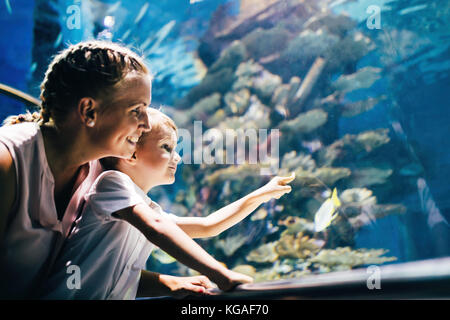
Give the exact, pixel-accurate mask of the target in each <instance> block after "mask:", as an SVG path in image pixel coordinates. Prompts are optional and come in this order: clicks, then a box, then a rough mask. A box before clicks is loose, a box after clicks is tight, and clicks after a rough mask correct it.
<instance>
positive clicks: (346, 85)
mask: <svg viewBox="0 0 450 320" xmlns="http://www.w3.org/2000/svg"><path fill="white" fill-rule="evenodd" d="M381 71H382V69H381V68H375V67H364V68H361V69H360V70H358V71H357V72H355V73H352V74H346V75H342V76H340V77H339V78H337V80H336V81H334V82H333V83H332V86H333V88H334V89H335V90H337V91H339V92H341V93H347V92H351V91H354V90H358V89H365V88H370V87H371V86H372V85H373V84H374V82H375V81H377V80H379V79H380V78H381Z"/></svg>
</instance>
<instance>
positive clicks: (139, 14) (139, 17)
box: [134, 2, 149, 24]
mask: <svg viewBox="0 0 450 320" xmlns="http://www.w3.org/2000/svg"><path fill="white" fill-rule="evenodd" d="M148 6H149V3H148V2H147V3H145V4H144V5H143V6H142V7H141V10H139V13H138V15H137V17H136V19H134V24H137V23H138V22H139V21H141V19H142V18H143V17H144V15H145V13H146V12H147V9H148Z"/></svg>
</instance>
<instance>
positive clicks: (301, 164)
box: [279, 151, 316, 175]
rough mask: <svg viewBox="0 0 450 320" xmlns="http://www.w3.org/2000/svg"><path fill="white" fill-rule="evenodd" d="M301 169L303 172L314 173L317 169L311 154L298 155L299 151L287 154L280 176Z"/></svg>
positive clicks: (284, 157) (282, 162)
mask: <svg viewBox="0 0 450 320" xmlns="http://www.w3.org/2000/svg"><path fill="white" fill-rule="evenodd" d="M299 168H300V169H301V170H302V171H313V170H314V169H315V168H316V162H315V161H314V159H313V158H312V157H311V155H309V154H304V153H300V154H299V155H297V151H291V152H287V153H285V154H284V156H283V160H282V161H281V170H280V173H279V174H280V175H281V174H282V172H285V173H288V172H290V171H292V170H298V169H299Z"/></svg>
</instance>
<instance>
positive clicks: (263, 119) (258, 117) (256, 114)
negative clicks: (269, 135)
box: [217, 95, 270, 134]
mask: <svg viewBox="0 0 450 320" xmlns="http://www.w3.org/2000/svg"><path fill="white" fill-rule="evenodd" d="M269 126H270V108H269V107H267V106H265V105H264V104H262V103H261V101H259V99H258V98H257V97H256V96H255V95H252V96H251V97H250V105H249V107H248V108H247V111H246V112H245V114H243V115H242V116H240V117H237V116H234V117H228V118H225V119H224V120H223V121H221V122H220V123H219V124H218V125H217V129H219V130H221V131H222V132H223V133H224V134H225V131H226V129H234V130H238V129H239V130H244V131H245V130H246V129H260V128H268V127H269Z"/></svg>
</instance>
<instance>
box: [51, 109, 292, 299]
mask: <svg viewBox="0 0 450 320" xmlns="http://www.w3.org/2000/svg"><path fill="white" fill-rule="evenodd" d="M148 113H149V119H150V120H149V121H150V124H151V128H152V129H151V132H149V133H148V134H145V135H143V136H142V137H141V139H140V140H139V142H138V145H137V147H136V153H135V155H134V156H133V157H132V159H127V160H125V159H118V158H106V159H103V165H104V166H105V168H106V169H109V170H108V171H105V172H103V173H102V174H101V175H100V176H99V177H98V178H97V180H96V182H95V183H94V185H93V186H92V189H91V190H90V192H89V193H88V194H87V195H86V196H85V199H86V203H85V206H84V209H83V213H82V215H81V219H79V220H78V221H77V226H76V227H75V229H74V231H73V232H72V235H71V236H70V238H69V239H68V241H67V243H66V245H65V247H64V248H63V254H62V255H61V256H59V257H58V259H57V261H56V263H55V267H54V269H53V270H54V273H53V274H52V276H51V277H50V279H49V281H48V286H47V289H48V291H47V292H46V294H45V295H44V296H45V297H46V298H50V299H134V298H135V297H136V295H138V296H161V295H183V294H186V293H191V294H195V293H206V292H207V291H206V290H207V289H209V288H211V287H212V285H211V283H210V282H209V279H211V280H212V281H213V282H215V283H216V284H217V285H218V287H219V288H220V289H222V290H229V289H231V288H232V287H234V286H236V285H237V284H239V283H245V282H251V281H252V279H251V278H250V277H248V276H245V275H242V274H239V273H236V272H233V271H231V270H228V269H227V268H225V267H224V266H223V265H222V264H220V263H219V262H218V261H216V260H215V259H214V258H213V257H211V256H210V255H209V254H208V253H207V252H206V251H204V250H203V249H202V248H201V247H200V246H199V245H198V244H197V243H196V242H195V241H193V240H192V238H199V237H210V236H214V235H217V234H219V233H220V232H222V231H224V230H226V229H228V228H229V227H231V226H233V225H234V224H236V223H237V222H239V221H241V220H242V219H244V218H245V217H246V216H247V215H248V214H250V213H251V212H252V211H253V210H255V209H256V208H257V207H258V206H259V205H260V204H261V203H263V202H266V201H268V200H270V199H271V198H279V197H281V196H282V195H283V194H284V193H287V192H290V190H291V187H290V186H287V185H286V183H288V182H290V181H292V180H293V179H294V176H291V177H287V178H281V177H275V178H273V179H272V180H271V181H270V182H269V183H268V184H266V185H265V186H263V187H262V188H260V189H257V190H256V191H254V192H252V193H251V194H249V195H247V196H245V197H243V198H241V199H240V200H237V201H236V202H234V203H232V204H230V205H228V206H226V207H224V208H222V209H220V210H218V211H216V212H214V213H212V214H210V215H208V216H207V217H204V218H200V217H177V216H174V215H171V214H166V213H165V212H164V211H163V210H162V209H161V207H160V206H159V205H158V204H157V203H155V202H153V201H152V200H151V199H150V198H149V197H148V196H147V195H146V194H147V193H148V192H149V190H150V189H151V188H153V187H155V186H158V185H163V184H171V183H173V182H174V181H175V172H176V168H177V164H178V162H179V161H180V156H179V155H178V153H177V152H175V147H176V143H177V128H176V126H175V124H174V122H173V121H172V120H171V119H170V118H169V117H167V116H166V115H164V114H163V113H161V112H160V111H158V110H155V109H149V111H148ZM110 169H112V170H110ZM150 242H152V243H153V244H155V245H157V246H159V247H160V248H161V249H162V250H164V251H166V252H167V253H169V254H170V255H172V256H173V257H174V258H175V259H177V260H178V261H180V262H181V263H184V264H185V265H187V266H188V267H190V268H193V269H195V270H197V271H198V272H200V273H202V274H204V275H206V276H207V277H208V278H209V279H208V278H206V277H205V276H199V277H173V276H168V275H159V274H156V273H152V272H149V271H146V270H144V268H145V262H146V260H147V259H148V257H149V255H150V253H151V250H152V248H153V245H152V244H151V243H150ZM70 266H72V268H71V269H70V270H78V271H79V276H80V280H81V281H80V283H79V285H77V284H76V281H75V283H74V282H73V281H74V280H76V279H75V275H72V273H71V272H72V271H70V273H69V267H70ZM68 273H69V274H68ZM70 281H72V282H71V283H69V282H70Z"/></svg>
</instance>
